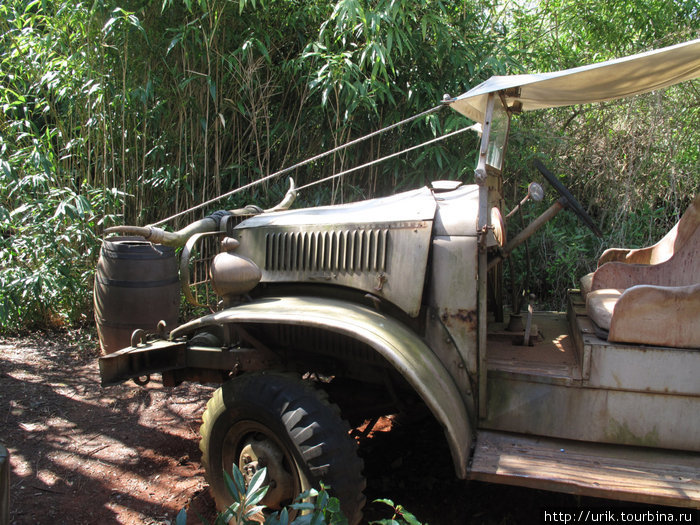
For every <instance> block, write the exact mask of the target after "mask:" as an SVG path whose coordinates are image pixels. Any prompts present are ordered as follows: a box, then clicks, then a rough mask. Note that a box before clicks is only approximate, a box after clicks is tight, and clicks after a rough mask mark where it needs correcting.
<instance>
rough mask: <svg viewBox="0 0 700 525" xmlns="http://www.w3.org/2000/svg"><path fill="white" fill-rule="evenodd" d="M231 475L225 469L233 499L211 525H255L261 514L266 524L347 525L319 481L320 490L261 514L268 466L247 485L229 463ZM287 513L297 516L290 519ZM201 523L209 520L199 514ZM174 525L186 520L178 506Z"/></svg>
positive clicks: (238, 470) (259, 521)
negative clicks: (229, 524) (273, 510)
mask: <svg viewBox="0 0 700 525" xmlns="http://www.w3.org/2000/svg"><path fill="white" fill-rule="evenodd" d="M232 467H233V468H232V474H233V475H232V476H231V475H229V473H228V472H226V471H224V479H225V481H226V488H227V489H228V492H229V494H230V495H231V497H232V498H233V503H232V504H231V505H229V507H228V508H226V509H224V510H223V511H222V512H220V513H219V514H218V515H217V517H216V520H215V521H214V525H223V524H226V523H237V524H238V525H255V524H258V523H261V519H262V517H263V516H264V523H265V525H347V523H348V520H347V519H346V518H345V516H344V515H343V513H342V511H341V510H340V502H339V501H338V499H337V498H333V497H331V496H330V495H329V494H328V491H327V490H326V487H324V486H323V484H321V488H320V490H317V489H310V490H307V491H304V492H302V493H301V494H299V496H297V498H296V501H295V502H294V503H292V504H291V505H289V507H285V508H283V509H282V510H280V511H278V512H269V513H264V511H265V510H266V507H265V505H261V504H259V503H261V502H262V500H263V499H264V497H265V494H267V490H268V488H269V487H268V486H267V485H264V482H265V476H266V475H267V468H265V467H263V468H261V469H260V470H258V471H257V472H256V473H255V474H254V475H253V477H252V478H251V479H250V481H249V483H248V484H247V486H246V481H245V478H244V477H243V474H242V473H241V471H240V469H239V468H238V466H237V465H235V464H234V465H232ZM290 514H291V515H297V514H298V515H297V516H296V517H294V518H292V519H291V521H290ZM199 518H200V519H201V520H202V522H204V523H205V524H206V525H209V522H208V521H207V520H206V519H205V518H203V517H202V516H200V517H199ZM175 523H176V525H185V524H186V523H187V510H186V509H181V510H180V512H179V513H178V515H177V517H176V519H175Z"/></svg>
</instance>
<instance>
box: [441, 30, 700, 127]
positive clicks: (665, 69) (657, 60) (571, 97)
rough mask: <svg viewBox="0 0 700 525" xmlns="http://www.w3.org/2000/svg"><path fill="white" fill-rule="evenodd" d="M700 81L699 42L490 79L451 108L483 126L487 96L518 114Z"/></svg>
mask: <svg viewBox="0 0 700 525" xmlns="http://www.w3.org/2000/svg"><path fill="white" fill-rule="evenodd" d="M698 76H700V39H697V40H691V41H690V42H685V43H683V44H678V45H675V46H671V47H666V48H663V49H657V50H654V51H648V52H646V53H640V54H638V55H632V56H628V57H624V58H618V59H615V60H609V61H607V62H600V63H597V64H590V65H587V66H581V67H577V68H573V69H566V70H563V71H554V72H551V73H535V74H531V75H510V76H494V77H491V78H490V79H488V80H487V81H485V82H483V83H481V84H479V85H478V86H476V87H475V88H473V89H471V90H469V91H468V92H466V93H464V94H463V95H461V96H459V97H457V99H456V100H455V101H454V102H452V103H451V104H450V105H451V106H452V108H453V109H455V110H457V111H459V112H460V113H462V114H463V115H465V116H467V117H468V118H470V119H472V120H474V121H476V122H483V120H484V112H485V110H486V101H487V99H488V95H489V93H496V92H499V91H504V95H505V98H506V101H507V104H508V107H510V108H519V109H520V110H521V111H530V110H533V109H543V108H552V107H556V106H570V105H574V104H588V103H591V102H603V101H605V100H613V99H616V98H622V97H629V96H632V95H639V94H641V93H646V92H648V91H654V90H656V89H661V88H664V87H667V86H671V85H673V84H677V83H679V82H683V81H685V80H690V79H693V78H696V77H698Z"/></svg>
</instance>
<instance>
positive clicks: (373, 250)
mask: <svg viewBox="0 0 700 525" xmlns="http://www.w3.org/2000/svg"><path fill="white" fill-rule="evenodd" d="M388 243H389V230H388V229H366V230H359V229H357V230H340V231H313V232H308V231H303V232H270V233H267V234H266V235H265V250H266V252H265V270H268V271H288V272H314V271H337V272H358V273H362V272H376V271H380V272H383V271H386V259H387V253H388Z"/></svg>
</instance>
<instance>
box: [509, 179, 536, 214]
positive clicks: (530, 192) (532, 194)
mask: <svg viewBox="0 0 700 525" xmlns="http://www.w3.org/2000/svg"><path fill="white" fill-rule="evenodd" d="M528 199H532V200H533V201H537V202H540V201H541V200H542V199H544V189H543V188H542V186H540V185H539V184H537V183H536V182H531V183H530V184H529V185H528V187H527V195H525V197H523V200H521V201H520V202H519V203H518V205H517V206H516V207H515V208H513V209H512V210H510V213H508V215H506V220H507V219H510V218H511V217H512V216H513V214H514V213H515V212H516V211H518V210H519V209H520V207H521V206H522V205H523V204H525V203H526V202H527V200H528Z"/></svg>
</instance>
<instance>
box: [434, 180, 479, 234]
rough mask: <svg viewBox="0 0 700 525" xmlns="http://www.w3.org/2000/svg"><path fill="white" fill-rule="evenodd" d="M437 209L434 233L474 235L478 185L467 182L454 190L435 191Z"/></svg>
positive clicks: (477, 208)
mask: <svg viewBox="0 0 700 525" xmlns="http://www.w3.org/2000/svg"><path fill="white" fill-rule="evenodd" d="M435 200H437V203H438V210H437V213H436V214H435V230H434V231H435V235H437V236H443V237H444V236H448V235H469V236H474V237H475V236H476V234H477V230H478V225H477V216H478V212H479V186H477V185H476V184H468V185H464V186H460V187H459V188H457V189H456V190H454V191H450V192H444V193H437V194H436V195H435Z"/></svg>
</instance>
